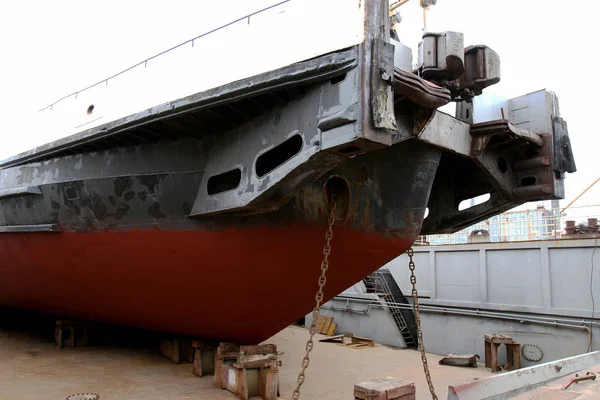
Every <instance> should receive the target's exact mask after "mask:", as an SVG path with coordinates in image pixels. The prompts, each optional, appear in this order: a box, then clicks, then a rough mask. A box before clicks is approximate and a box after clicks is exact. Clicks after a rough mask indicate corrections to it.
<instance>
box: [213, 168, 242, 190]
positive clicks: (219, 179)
mask: <svg viewBox="0 0 600 400" xmlns="http://www.w3.org/2000/svg"><path fill="white" fill-rule="evenodd" d="M241 180H242V170H241V169H239V168H236V169H232V170H231V171H227V172H223V173H222V174H219V175H214V176H211V177H210V178H208V182H207V184H206V191H207V192H208V194H209V195H213V194H218V193H222V192H226V191H228V190H233V189H235V188H236V187H238V186H239V185H240V181H241Z"/></svg>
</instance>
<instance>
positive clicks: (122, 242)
mask: <svg viewBox="0 0 600 400" xmlns="http://www.w3.org/2000/svg"><path fill="white" fill-rule="evenodd" d="M284 3H285V2H284ZM313 3H315V4H317V5H318V4H320V3H322V2H318V1H315V2H313ZM326 3H327V4H322V6H323V7H324V8H326V9H327V10H328V12H329V13H331V15H330V17H331V21H332V23H333V22H334V21H337V22H336V23H339V24H346V25H344V27H345V29H338V30H336V29H333V28H331V29H329V27H328V30H327V32H329V34H335V35H338V34H341V35H342V36H341V39H340V40H338V41H336V42H331V43H334V45H335V46H336V47H335V48H331V46H333V45H330V44H329V42H327V41H325V40H323V39H322V38H321V37H320V36H319V35H313V36H311V37H310V40H309V39H306V40H305V38H304V37H303V35H304V33H302V32H300V31H297V32H292V34H295V35H296V37H295V42H294V43H296V44H297V45H298V46H304V50H307V49H308V51H306V52H304V53H302V52H299V53H298V54H304V55H306V56H309V55H311V54H313V53H314V51H313V49H312V47H311V46H313V45H314V46H315V48H316V49H321V50H319V51H323V53H319V54H321V55H319V56H317V57H314V58H308V59H304V60H295V59H294V57H296V55H295V52H293V51H291V52H290V51H287V52H286V54H287V56H286V57H287V58H283V59H282V60H295V61H297V62H294V63H292V64H289V65H286V66H284V67H281V68H277V69H273V70H270V71H267V72H263V73H261V74H258V75H253V76H249V77H248V75H244V73H246V72H248V71H255V67H256V66H253V62H255V61H257V59H258V58H257V59H252V60H248V64H249V65H250V67H251V68H249V69H248V70H247V71H244V70H243V68H241V67H240V68H241V70H242V72H241V73H240V72H239V71H238V69H235V71H233V72H232V73H235V75H234V77H235V79H237V78H240V77H244V78H243V79H239V80H236V81H228V82H230V83H227V84H224V85H219V86H218V87H213V88H212V89H209V90H204V91H199V92H197V93H194V94H192V95H189V96H186V97H176V98H175V99H174V100H172V101H169V102H167V103H161V104H158V105H156V106H154V107H151V108H140V109H139V110H142V111H139V112H136V113H134V114H128V115H125V116H122V115H121V116H120V117H119V118H117V117H115V114H114V113H113V114H110V113H109V112H107V114H102V111H101V110H102V107H100V106H98V107H96V106H95V105H94V103H92V104H89V103H90V101H94V102H96V100H94V99H93V98H94V96H95V95H96V94H98V93H100V95H99V96H98V98H97V100H98V102H99V103H96V104H102V101H104V104H105V105H106V106H107V108H106V109H110V106H111V104H113V101H114V104H121V103H122V104H125V106H126V107H125V109H127V110H129V109H131V108H132V107H133V105H132V104H130V102H129V99H130V97H127V96H131V92H132V90H131V87H128V86H127V85H125V89H126V90H125V92H119V90H117V89H118V86H117V89H111V90H113V91H112V92H109V93H108V94H107V93H104V92H98V91H100V90H105V88H106V87H108V88H112V86H111V85H112V83H109V80H110V79H113V78H114V77H113V78H109V79H107V80H106V82H104V81H103V82H102V84H100V85H98V84H97V85H93V86H90V87H89V88H86V89H84V90H83V91H82V92H81V93H80V92H77V93H75V94H74V95H73V96H71V97H69V96H67V97H66V98H65V99H63V100H60V101H58V102H56V103H54V104H52V105H51V106H49V107H48V108H47V109H45V111H44V113H47V116H49V117H50V119H52V118H53V117H54V116H57V118H59V117H60V116H64V115H66V116H67V118H66V119H64V120H62V122H63V123H64V124H63V125H64V126H67V127H68V129H72V128H73V126H76V130H77V133H76V134H74V135H71V136H67V137H63V138H61V139H58V140H56V141H54V142H51V143H48V144H46V145H42V146H38V147H36V148H35V149H33V150H31V151H28V152H25V153H22V154H19V155H17V156H14V157H11V158H9V159H7V160H5V161H3V162H0V282H1V284H0V305H2V306H9V307H21V308H28V309H35V310H41V311H45V312H49V313H55V314H63V315H67V316H72V317H79V318H89V319H94V320H101V321H108V322H114V323H119V324H126V325H134V326H138V327H143V328H151V329H156V330H162V331H169V332H174V333H179V334H185V335H190V336H194V337H197V338H206V339H209V338H210V339H219V340H230V341H235V342H239V343H255V342H258V341H261V340H264V339H266V338H268V337H269V336H271V335H273V334H275V333H276V332H277V331H278V330H280V329H281V328H283V327H284V326H286V325H287V324H290V323H292V322H293V321H295V320H296V319H298V318H299V317H301V316H303V315H305V314H306V313H308V312H310V311H311V310H312V308H313V307H314V302H315V298H314V296H315V292H316V290H317V280H318V277H319V275H320V263H321V259H322V257H323V246H324V244H325V232H326V228H327V226H326V225H327V221H328V217H329V214H330V208H331V205H332V204H333V203H335V204H336V215H335V227H334V237H333V241H332V243H331V245H332V254H331V262H330V264H331V267H330V270H329V271H328V273H327V284H326V286H325V292H324V300H328V299H331V298H332V297H333V296H335V295H336V294H338V293H339V292H341V291H343V290H344V289H345V288H347V287H348V286H350V285H352V284H354V283H356V282H357V281H359V280H361V279H362V278H363V277H364V276H366V275H368V274H369V273H370V272H372V271H374V270H376V269H377V268H379V267H381V266H382V265H384V264H385V263H387V262H389V261H390V260H392V259H393V258H395V257H397V256H398V255H400V254H402V253H403V252H404V251H406V250H407V249H408V248H409V247H410V246H411V244H412V243H413V242H414V240H415V239H416V237H417V236H418V235H419V233H433V232H451V231H453V230H457V229H460V228H463V227H465V226H468V225H469V224H472V223H475V222H477V221H480V220H483V219H485V218H487V217H488V216H490V215H494V214H497V213H499V212H502V211H504V210H507V209H509V208H511V207H514V206H516V205H519V204H521V203H523V202H526V201H531V200H541V199H554V198H560V197H561V196H562V194H563V177H564V173H565V172H568V171H571V170H573V169H574V166H573V165H572V155H571V154H570V148H569V147H568V144H569V142H568V134H567V131H566V124H565V123H564V121H562V120H561V119H560V118H559V116H558V115H557V113H555V112H554V110H555V109H557V107H554V102H555V98H554V97H553V96H552V95H551V94H548V93H546V92H544V93H543V94H542V96H541V100H540V101H538V103H539V105H540V106H539V107H538V108H539V110H541V111H540V112H537V111H535V110H534V108H535V107H533V106H534V105H535V104H534V103H533V102H532V103H531V106H530V107H529V109H530V110H533V111H523V110H524V109H527V107H524V106H522V104H516V103H515V104H516V105H515V106H514V108H515V110H517V111H518V114H516V111H515V113H513V112H512V109H507V110H508V111H507V113H508V115H509V119H506V120H505V119H504V117H503V119H502V120H500V121H492V122H488V123H483V124H472V122H473V121H472V115H473V113H472V112H471V113H470V112H469V110H471V111H472V108H471V109H468V107H470V105H469V104H470V103H467V102H466V101H465V100H464V99H462V100H463V101H462V102H461V103H460V104H461V105H462V106H463V108H465V109H467V112H466V115H467V117H465V118H454V117H451V116H449V115H447V114H443V113H440V112H437V111H435V108H437V107H439V106H441V105H443V104H446V103H448V102H449V101H450V99H451V96H456V93H455V92H456V90H455V89H456V88H459V89H460V96H466V95H471V94H473V93H481V90H482V88H483V87H485V86H486V85H489V84H493V83H495V82H497V81H498V80H499V64H498V62H499V61H498V60H497V55H495V53H494V52H493V51H491V50H490V49H488V48H486V47H485V46H479V47H477V48H476V49H475V50H473V49H471V48H469V49H471V50H469V49H464V51H465V54H467V53H468V52H471V53H472V52H473V51H476V52H477V57H470V56H469V57H466V56H464V55H463V54H457V55H456V60H458V61H460V62H453V63H452V65H451V66H452V67H453V68H454V67H456V66H459V67H461V65H462V64H461V63H462V62H463V59H464V62H465V63H466V64H467V65H466V67H465V68H464V69H465V70H468V71H477V73H478V74H479V75H478V76H476V77H473V76H469V77H467V76H466V75H465V77H464V79H462V78H461V79H460V80H457V82H458V83H456V85H454V84H452V85H450V86H449V87H450V89H452V91H451V90H450V89H448V88H445V87H442V86H439V85H432V84H431V83H430V82H427V81H425V80H424V79H423V78H422V77H420V76H417V75H415V74H412V73H411V72H410V71H404V70H401V69H400V68H399V67H398V66H397V65H395V60H396V59H397V58H398V57H397V56H398V51H401V50H402V47H401V46H399V47H397V48H396V49H395V48H394V46H393V45H392V44H391V42H390V26H389V8H388V6H389V4H388V2H387V1H383V0H367V1H357V4H356V5H357V6H358V7H357V8H354V7H348V6H347V3H348V2H347V1H345V0H344V1H339V2H338V3H340V4H341V5H345V6H346V8H345V9H344V10H345V11H347V14H348V15H347V16H348V18H340V17H339V15H338V14H339V12H340V9H338V8H337V7H329V6H330V4H329V2H326ZM350 3H351V2H350ZM281 4H283V3H281ZM290 7H291V8H290V9H289V10H288V11H289V13H287V14H286V13H283V12H279V13H275V14H273V15H272V16H271V17H272V18H287V17H288V16H290V15H294V14H293V13H299V12H300V13H301V14H302V13H303V14H302V15H303V18H306V19H307V20H310V18H311V15H310V13H307V12H306V9H304V10H303V9H302V7H300V8H294V7H292V6H290ZM321 17H323V18H325V19H327V15H325V16H321ZM250 21H251V19H250V17H248V24H245V25H244V29H247V25H249V23H250ZM259 21H260V19H259ZM249 26H253V25H251V24H250V25H249ZM321 28H322V27H321ZM248 29H249V28H248ZM264 32H267V34H268V31H264ZM324 34H325V32H324ZM344 35H346V36H347V37H344ZM234 39H235V40H237V39H239V38H238V37H235V38H234ZM338 39H339V38H338ZM218 40H219V42H218V43H216V44H219V45H221V44H222V41H223V40H224V39H223V37H221V39H218ZM265 43H266V42H265ZM357 43H358V44H357ZM440 43H442V42H440ZM452 43H454V42H452ZM456 43H462V42H461V41H460V40H459V41H457V42H456ZM213 44H215V43H213ZM216 44H215V45H216ZM231 44H232V45H234V44H235V45H237V42H236V41H232V42H231ZM192 45H193V41H192ZM263 47H265V46H263ZM219 48H222V46H221V47H219ZM436 48H437V47H436ZM457 49H458V51H463V49H462V47H460V46H458V45H456V46H454V45H452V46H451V48H448V49H446V50H448V51H450V50H451V51H457ZM288 50H289V49H288ZM263 51H264V52H265V54H271V50H270V48H269V47H268V46H267V47H265V48H263ZM432 51H435V49H432ZM471 53H469V54H471ZM231 54H234V52H232V53H231ZM231 54H229V53H227V54H222V56H223V57H225V58H227V57H228V56H231ZM313 55H314V54H313ZM149 60H150V59H149ZM456 60H455V61H456ZM217 61H219V60H217ZM259 61H260V60H259ZM282 62H283V61H282ZM286 62H287V61H286ZM478 63H479V64H478ZM239 64H240V65H241V64H242V63H239ZM139 65H143V66H144V67H145V64H144V63H142V64H139ZM236 65H238V64H236ZM269 65H270V64H269ZM242 66H243V65H242ZM204 67H206V63H205V62H204V63H201V64H200V65H198V68H200V70H199V71H198V72H197V71H196V70H195V69H194V68H191V67H190V68H188V69H187V70H188V72H189V71H191V72H193V76H192V77H191V78H190V80H189V83H190V85H194V84H196V83H198V82H199V81H202V79H204V81H202V82H200V83H201V85H200V87H203V88H204V89H206V88H207V87H210V86H207V85H209V82H208V81H209V80H207V79H206V78H210V76H209V75H206V76H203V75H202V73H201V68H204ZM208 67H210V68H212V71H213V72H214V69H215V68H214V65H212V64H211V65H209V66H208ZM208 67H206V68H208ZM430 67H431V68H430V70H429V73H430V75H431V76H432V77H433V78H435V76H436V74H438V73H439V74H441V75H440V76H441V77H442V78H443V79H441V80H440V81H438V83H440V84H441V82H446V83H447V81H448V79H447V78H448V76H449V75H448V73H451V74H454V73H455V72H456V71H446V70H444V68H446V67H444V66H440V68H433V67H432V66H430ZM140 68H141V67H140ZM206 68H205V69H206ZM210 68H209V69H210ZM461 68H462V67H461ZM461 68H459V69H461ZM126 72H127V73H131V72H130V71H129V70H128V71H126ZM459 72H460V71H459ZM456 76H457V77H458V76H459V75H456ZM227 78H228V77H227V76H225V75H223V76H220V78H219V79H227ZM467 78H469V79H467ZM117 81H118V80H117ZM182 81H183V82H184V83H185V82H188V81H185V80H182ZM111 82H112V81H111ZM166 82H171V81H166ZM207 82H208V83H207ZM138 83H139V82H138ZM149 83H152V82H149ZM117 85H118V83H117ZM453 85H454V86H453ZM461 85H462V86H461ZM465 85H466V86H465ZM167 86H169V85H167ZM141 87H143V89H144V90H145V89H146V87H144V86H143V85H141ZM148 90H149V91H151V87H150V89H148ZM186 90H188V91H189V90H190V89H189V88H187V87H186ZM133 92H135V91H133ZM110 93H112V95H114V96H113V98H110V96H109V94H110ZM115 93H116V95H115ZM140 93H142V94H143V91H142V92H140ZM140 93H138V92H135V93H134V94H136V95H139V94H140ZM169 93H180V92H178V91H176V90H174V91H172V92H169ZM151 94H152V95H154V94H155V93H151ZM133 97H135V96H132V97H131V98H133ZM138 97H139V96H138ZM142 97H143V96H142ZM152 98H154V97H152ZM138 100H139V99H138ZM455 100H457V101H458V100H461V99H460V98H455ZM119 102H121V103H119ZM538 103H536V104H538ZM139 104H145V103H144V102H142V103H139ZM509 105H510V104H509ZM517 106H518V107H517ZM507 107H508V106H507ZM117 108H118V107H117ZM113 111H114V110H113ZM528 112H529V114H527V113H528ZM69 113H72V115H73V116H74V117H73V119H70V117H69V115H71V114H69ZM82 113H85V114H86V116H85V118H87V119H86V121H83V123H82V121H81V119H82V118H84V116H83V115H80V114H82ZM469 115H470V117H469ZM75 117H77V118H75ZM80 117H81V118H80ZM517 117H518V119H519V121H521V122H518V123H520V124H521V123H523V122H522V121H523V120H524V118H525V119H526V118H529V119H530V120H531V124H530V129H529V130H526V129H524V128H518V127H516V126H515V125H514V124H513V122H514V123H517V122H516V118H517ZM103 118H104V119H103ZM469 118H470V119H471V121H469ZM511 118H512V119H511ZM65 124H66V125H65ZM528 124H529V122H528ZM59 125H60V124H59ZM486 193H489V194H490V200H489V201H488V202H486V203H484V204H480V205H476V206H474V207H471V208H468V209H465V210H462V209H460V207H458V206H459V203H460V202H462V201H464V200H468V199H470V198H474V197H476V196H478V195H482V194H486ZM427 212H428V216H427V218H426V219H425V214H426V213H427Z"/></svg>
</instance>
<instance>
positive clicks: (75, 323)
mask: <svg viewBox="0 0 600 400" xmlns="http://www.w3.org/2000/svg"><path fill="white" fill-rule="evenodd" d="M54 340H55V341H56V344H57V345H58V347H60V348H63V347H65V346H69V347H75V346H87V345H88V326H87V322H85V321H80V320H65V319H57V320H56V326H55V328H54Z"/></svg>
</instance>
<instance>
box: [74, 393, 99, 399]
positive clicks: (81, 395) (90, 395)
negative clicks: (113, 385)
mask: <svg viewBox="0 0 600 400" xmlns="http://www.w3.org/2000/svg"><path fill="white" fill-rule="evenodd" d="M66 400H100V395H99V394H98V393H75V394H72V395H70V396H67V398H66Z"/></svg>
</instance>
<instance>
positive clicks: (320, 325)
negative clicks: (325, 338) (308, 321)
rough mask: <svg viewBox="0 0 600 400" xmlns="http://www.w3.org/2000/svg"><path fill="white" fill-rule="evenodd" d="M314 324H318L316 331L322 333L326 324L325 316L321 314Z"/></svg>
mask: <svg viewBox="0 0 600 400" xmlns="http://www.w3.org/2000/svg"><path fill="white" fill-rule="evenodd" d="M314 324H315V326H316V330H315V332H317V333H320V332H321V329H323V325H325V317H324V316H322V315H321V316H320V317H319V318H317V320H316V321H314Z"/></svg>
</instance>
